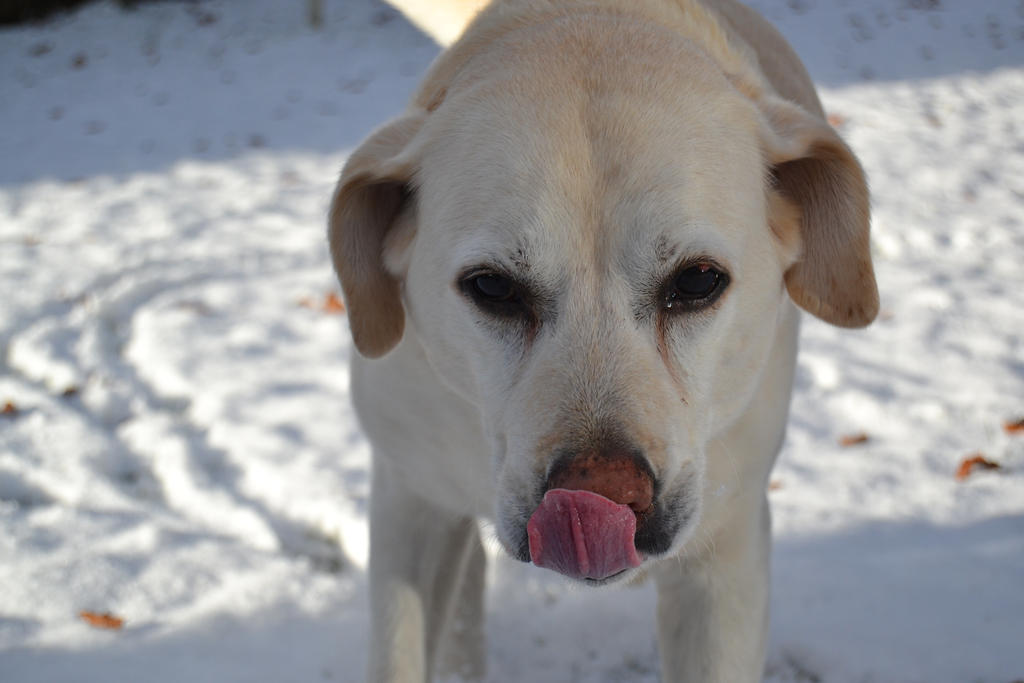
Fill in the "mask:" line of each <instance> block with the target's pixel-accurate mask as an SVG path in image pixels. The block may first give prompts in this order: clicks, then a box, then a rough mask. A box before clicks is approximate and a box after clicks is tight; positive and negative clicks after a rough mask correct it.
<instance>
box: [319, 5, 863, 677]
mask: <svg viewBox="0 0 1024 683" xmlns="http://www.w3.org/2000/svg"><path fill="white" fill-rule="evenodd" d="M869 222H870V220H869V195H868V190H867V185H866V181H865V177H864V173H863V171H862V168H861V166H860V164H859V163H858V161H857V159H856V157H855V156H854V154H853V153H852V151H851V150H850V149H849V147H848V146H847V145H846V144H845V143H844V142H843V141H842V140H841V139H840V137H839V136H838V134H837V133H836V132H835V131H834V130H833V129H832V128H831V127H830V126H829V125H828V123H827V121H826V119H825V117H824V114H823V111H822V107H821V105H820V103H819V101H818V98H817V94H816V92H815V90H814V87H813V85H812V83H811V80H810V78H809V77H808V75H807V72H806V70H805V68H804V67H803V66H802V64H801V63H800V61H799V59H798V58H797V57H796V55H795V53H794V52H793V50H792V49H791V48H790V47H789V46H788V44H787V43H786V42H785V40H784V39H783V38H782V37H781V36H780V34H779V33H778V32H776V31H775V29H773V28H772V27H771V26H770V25H769V24H768V23H767V22H766V21H765V20H764V19H762V18H761V17H760V16H759V15H758V14H756V13H755V12H754V11H753V10H751V9H749V8H747V7H746V6H743V5H741V4H739V3H738V2H735V1H734V0H630V1H628V2H626V1H615V0H561V1H558V2H556V1H554V0H496V1H495V2H494V3H492V4H490V5H488V6H487V7H486V8H484V9H483V10H482V11H481V12H480V13H479V14H478V15H477V16H476V18H475V19H474V20H473V21H472V23H470V24H469V26H468V28H467V29H466V31H465V32H464V33H463V35H462V36H461V38H459V39H458V40H457V41H456V42H455V43H454V44H453V45H451V46H450V47H449V48H448V49H447V50H446V51H445V52H443V53H442V54H441V55H440V56H439V57H438V59H437V60H436V61H435V63H434V64H433V65H432V66H431V68H430V70H429V72H428V73H427V75H426V77H425V79H424V81H423V82H422V84H421V86H420V87H419V89H418V91H417V92H416V93H415V95H414V97H413V98H412V100H411V102H410V103H409V105H408V107H407V109H406V110H405V111H404V112H403V113H402V114H401V115H399V116H398V117H397V118H396V119H394V120H392V121H390V122H389V123H386V124H385V125H383V127H381V128H379V129H377V130H376V131H375V132H374V133H372V134H371V135H370V136H369V137H368V139H366V140H365V141H364V142H363V143H362V144H361V146H359V147H358V148H357V149H356V150H355V151H354V152H353V153H352V154H351V155H350V157H349V159H348V160H347V163H346V164H345V166H344V169H343V171H342V174H341V178H340V181H339V182H338V185H337V188H336V190H335V193H334V197H333V201H332V205H331V209H330V215H329V230H328V233H329V234H328V237H329V244H330V253H331V257H332V260H333V264H334V267H335V270H336V272H337V274H338V277H339V280H340V283H341V287H342V290H343V294H344V298H345V302H346V306H347V310H348V312H349V324H350V329H351V333H352V338H353V341H354V344H355V347H356V349H357V350H358V352H359V355H358V357H355V358H353V361H352V371H351V385H352V386H351V391H352V397H353V401H354V405H355V408H356V412H357V415H358V417H359V420H360V423H361V425H362V427H363V429H364V431H365V433H366V435H367V436H368V438H369V440H370V442H371V444H372V449H373V466H372V492H371V503H370V558H369V576H370V599H371V609H372V632H371V648H370V650H371V651H370V664H369V679H370V680H371V681H374V682H380V681H389V682H398V681H417V682H420V681H425V680H429V679H430V678H431V676H433V675H435V674H439V673H456V674H459V675H461V676H463V677H464V678H466V679H470V680H472V679H479V678H482V677H483V676H484V674H485V660H486V657H485V653H484V643H483V627H482V623H483V589H484V579H483V572H484V562H485V555H484V549H483V546H482V544H481V539H480V535H479V532H478V526H477V522H476V520H477V518H480V517H483V518H489V519H490V520H492V521H493V524H494V529H495V533H496V535H497V538H498V539H499V541H500V544H501V545H502V546H503V548H504V550H505V551H507V552H508V554H509V555H511V556H512V557H513V558H516V559H519V560H522V561H523V562H531V561H532V562H533V563H534V564H536V565H538V566H539V567H542V568H546V569H549V570H553V571H557V572H559V573H561V574H563V575H565V576H566V577H568V578H569V579H571V580H574V581H578V582H582V583H585V584H588V585H603V584H609V583H613V582H621V581H630V580H632V579H636V578H637V577H639V576H641V575H643V576H652V577H653V578H654V580H655V581H656V585H657V591H658V607H657V615H656V619H657V632H658V641H659V652H660V660H661V676H662V680H664V681H671V682H682V681H686V682H701V683H708V682H719V683H742V682H747V681H759V680H761V677H762V674H763V668H764V657H765V642H766V637H767V630H768V628H767V625H768V593H769V554H770V552H769V551H770V519H769V508H768V502H767V496H766V488H767V482H768V477H769V472H770V470H771V468H772V465H773V462H774V460H775V458H776V455H777V453H778V451H779V448H780V445H781V443H782V440H783V435H784V431H785V425H786V420H787V413H788V410H789V407H788V406H789V398H790V393H791V388H792V381H793V373H794V365H795V358H796V348H797V330H798V318H799V311H798V307H799V308H801V309H803V310H804V311H807V312H808V313H810V314H812V315H814V316H817V317H818V318H821V319H822V320H824V321H826V322H828V323H831V324H834V325H838V326H842V327H860V326H864V325H867V324H868V323H870V322H871V321H872V319H873V318H874V317H875V315H876V313H877V310H878V292H877V287H876V284H875V278H874V273H873V268H872V263H871V256H870V250H869Z"/></svg>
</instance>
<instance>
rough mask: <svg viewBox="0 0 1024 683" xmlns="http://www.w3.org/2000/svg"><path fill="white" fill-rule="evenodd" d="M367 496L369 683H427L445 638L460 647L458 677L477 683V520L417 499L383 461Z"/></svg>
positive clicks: (479, 666)
mask: <svg viewBox="0 0 1024 683" xmlns="http://www.w3.org/2000/svg"><path fill="white" fill-rule="evenodd" d="M372 489H373V490H372V497H371V503H370V569H369V574H370V609H371V614H372V616H371V620H372V623H373V628H372V636H371V637H372V642H371V648H370V649H371V652H370V672H369V679H370V682H371V683H424V681H429V680H430V678H431V675H432V673H433V669H434V666H435V663H436V661H437V659H438V653H439V650H440V648H441V644H442V641H443V640H444V639H445V638H446V637H447V636H449V635H450V636H452V637H455V638H457V639H458V640H459V641H460V642H459V643H458V647H457V654H458V655H459V657H458V663H457V664H456V666H457V668H459V669H460V670H459V671H458V672H457V673H459V674H460V675H462V676H463V677H464V678H466V679H472V678H474V677H482V675H483V661H484V660H483V657H484V653H483V643H482V624H481V623H478V622H479V620H480V619H482V613H483V610H482V605H481V604H480V603H481V602H482V599H483V595H482V592H483V591H482V587H483V547H482V545H481V543H480V535H479V531H478V529H477V526H476V522H475V520H474V519H473V518H471V517H465V516H460V515H456V514H453V513H451V512H449V511H447V510H445V509H444V508H442V507H440V506H438V505H436V504H433V503H430V502H429V501H427V500H424V499H423V498H421V497H419V496H418V495H417V494H416V493H415V491H414V489H413V487H411V486H408V485H406V484H405V483H404V482H403V481H402V480H401V478H400V476H399V475H398V473H397V472H396V471H395V469H394V468H393V467H392V466H391V465H390V464H389V463H388V462H387V461H386V460H385V459H384V458H380V457H375V458H374V466H373V485H372ZM468 573H473V574H474V576H466V575H467V574H468ZM477 574H479V576H477ZM453 614H454V615H455V616H456V617H457V620H458V621H459V622H460V623H458V624H457V625H456V626H455V628H451V626H452V621H453V619H452V617H453ZM467 618H468V620H469V623H467V621H466V620H467ZM472 622H477V623H472ZM451 659H452V657H451V655H449V656H448V657H446V660H447V661H446V663H447V664H449V665H450V664H451Z"/></svg>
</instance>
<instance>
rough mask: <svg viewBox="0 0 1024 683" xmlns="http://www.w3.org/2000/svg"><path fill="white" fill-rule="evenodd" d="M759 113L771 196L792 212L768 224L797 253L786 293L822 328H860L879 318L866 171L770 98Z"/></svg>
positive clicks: (826, 130)
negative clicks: (776, 195) (778, 195)
mask: <svg viewBox="0 0 1024 683" xmlns="http://www.w3.org/2000/svg"><path fill="white" fill-rule="evenodd" d="M759 109H760V112H761V116H762V123H763V125H762V138H763V145H764V148H765V150H766V156H767V161H768V163H769V165H770V169H771V174H772V179H773V183H774V187H773V188H772V190H773V191H774V192H778V193H781V195H782V196H783V198H784V199H785V200H788V201H784V202H777V204H785V205H790V204H792V205H795V207H796V209H797V210H795V211H793V210H789V211H780V212H774V213H776V214H781V215H775V216H772V223H773V224H772V228H773V230H774V231H775V232H776V233H779V234H780V237H782V238H783V239H786V237H788V238H789V239H790V240H791V241H794V242H798V243H800V244H801V245H802V251H801V253H800V256H799V257H798V258H797V260H796V262H795V263H793V264H792V265H791V266H790V267H789V269H788V270H787V271H786V274H785V280H786V289H787V290H788V291H789V295H790V297H791V298H792V299H793V301H794V302H796V304H797V305H798V306H800V307H801V308H803V309H804V310H806V311H807V312H808V313H811V314H813V315H815V316H817V317H819V318H821V319H822V320H824V321H825V322H828V323H831V324H833V325H838V326H840V327H863V326H865V325H867V324H869V323H870V322H871V321H872V320H874V319H875V316H876V315H877V314H878V286H877V285H876V284H875V274H874V268H873V267H872V265H871V250H870V240H869V229H870V221H871V215H870V211H871V209H870V203H869V198H868V186H867V180H866V179H865V177H864V171H863V169H862V168H861V166H860V163H859V162H858V161H857V158H856V157H855V156H854V155H853V152H852V151H850V148H849V147H847V146H846V143H844V142H843V141H842V139H841V138H840V137H839V135H838V133H836V132H835V131H834V130H833V129H832V127H831V126H829V125H828V123H826V122H825V121H823V120H822V119H821V118H820V117H818V116H815V115H812V114H810V113H808V112H807V111H805V110H804V109H802V108H800V107H798V106H796V105H794V104H791V103H789V102H785V101H783V100H781V99H777V98H774V97H768V98H765V99H764V100H763V101H761V102H760V103H759ZM780 223H781V224H780ZM794 231H796V233H797V234H796V235H794V234H793V233H794ZM787 233H788V235H787ZM794 237H796V239H793V238H794Z"/></svg>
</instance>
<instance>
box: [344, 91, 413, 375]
mask: <svg viewBox="0 0 1024 683" xmlns="http://www.w3.org/2000/svg"><path fill="white" fill-rule="evenodd" d="M425 117H426V112H424V111H421V110H412V111H410V112H407V113H406V114H405V115H403V116H401V117H399V118H397V119H395V120H394V121H392V122H390V123H388V124H385V125H384V126H383V127H381V128H379V129H378V130H377V131H375V132H374V133H373V134H371V135H370V137H369V138H367V139H366V141H365V142H363V144H362V145H360V146H359V148H358V149H356V150H355V151H354V152H352V154H351V155H350V156H349V158H348V161H347V162H346V163H345V168H344V169H342V172H341V179H340V180H339V181H338V186H337V188H336V189H335V191H334V200H333V201H332V203H331V211H330V221H329V222H330V226H329V230H328V239H329V242H330V246H331V260H332V261H333V262H334V270H335V271H336V272H337V274H338V279H339V280H340V281H341V289H342V293H343V294H344V296H345V306H346V308H347V309H348V319H349V328H350V329H351V330H352V339H353V341H354V342H355V345H356V348H357V349H358V350H359V352H360V353H361V354H363V355H364V356H366V357H368V358H377V357H379V356H383V355H384V354H385V353H387V352H388V351H390V350H391V349H392V348H394V347H395V345H396V344H398V342H399V341H400V340H401V339H402V334H403V332H404V330H405V309H404V307H403V306H402V298H401V287H400V284H399V281H398V280H397V279H396V277H395V276H394V275H393V274H391V273H390V272H388V270H387V268H386V265H385V262H384V256H385V255H384V246H385V238H386V237H387V235H388V233H389V232H390V231H391V230H392V228H393V227H395V224H396V222H397V221H398V219H399V218H400V215H401V213H402V208H403V206H404V205H405V204H406V203H407V202H408V201H410V197H411V194H412V182H413V176H414V174H415V172H416V162H417V153H416V147H415V144H414V140H415V138H416V134H417V133H418V132H419V131H420V129H421V128H422V125H423V121H424V119H425Z"/></svg>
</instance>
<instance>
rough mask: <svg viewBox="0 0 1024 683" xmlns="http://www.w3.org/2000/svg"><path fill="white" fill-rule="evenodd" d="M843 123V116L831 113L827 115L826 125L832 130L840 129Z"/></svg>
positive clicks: (844, 120)
mask: <svg viewBox="0 0 1024 683" xmlns="http://www.w3.org/2000/svg"><path fill="white" fill-rule="evenodd" d="M845 123H846V117H845V116H843V115H842V114H837V113H835V112H832V113H831V114H829V115H828V125H830V126H832V127H833V128H840V127H842V126H843V124H845Z"/></svg>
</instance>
